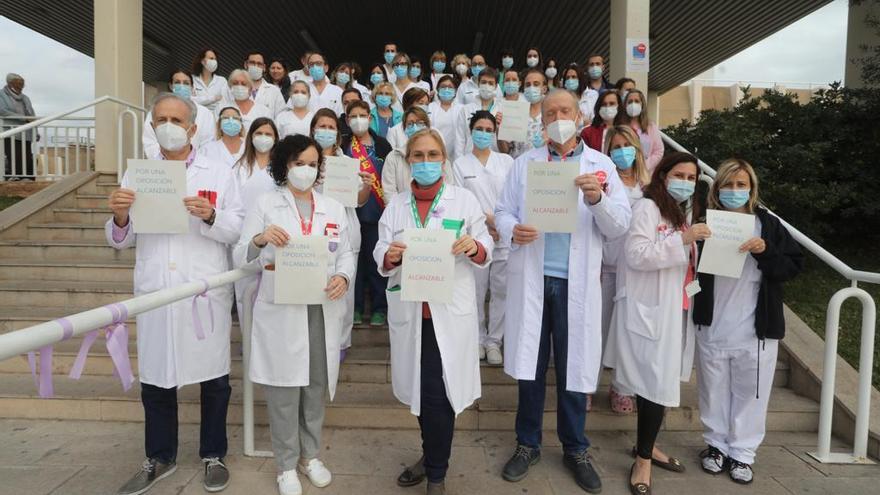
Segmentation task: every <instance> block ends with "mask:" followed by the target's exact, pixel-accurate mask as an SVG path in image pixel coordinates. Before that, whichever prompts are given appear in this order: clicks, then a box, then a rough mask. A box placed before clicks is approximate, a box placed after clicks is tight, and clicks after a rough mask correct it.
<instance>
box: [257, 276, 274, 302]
mask: <svg viewBox="0 0 880 495" xmlns="http://www.w3.org/2000/svg"><path fill="white" fill-rule="evenodd" d="M257 301H262V302H265V303H269V304H275V272H274V271H272V270H263V278H262V280H260V291H259V292H257Z"/></svg>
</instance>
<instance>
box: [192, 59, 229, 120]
mask: <svg viewBox="0 0 880 495" xmlns="http://www.w3.org/2000/svg"><path fill="white" fill-rule="evenodd" d="M216 72H217V50H214V49H213V48H202V49H201V50H199V52H198V53H197V54H196V57H195V59H193V63H192V70H191V71H190V74H191V75H192V82H193V101H194V102H196V103H197V104H199V105H202V106H204V107H205V108H207V109H208V110H210V111H212V112H215V111H217V105H219V104H220V102H221V101H223V100H224V99H225V98H226V95H227V91H228V89H227V87H226V78H224V77H223V76H218V75H216V74H215V73H216Z"/></svg>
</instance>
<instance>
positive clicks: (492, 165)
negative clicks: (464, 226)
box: [452, 151, 513, 261]
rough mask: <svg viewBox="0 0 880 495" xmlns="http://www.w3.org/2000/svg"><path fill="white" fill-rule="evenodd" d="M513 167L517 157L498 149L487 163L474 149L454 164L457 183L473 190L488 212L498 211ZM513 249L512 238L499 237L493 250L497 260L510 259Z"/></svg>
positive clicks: (484, 209) (492, 153)
mask: <svg viewBox="0 0 880 495" xmlns="http://www.w3.org/2000/svg"><path fill="white" fill-rule="evenodd" d="M512 167H513V158H511V157H510V156H509V155H505V154H504V153H498V152H496V151H490V152H489V160H487V161H486V164H485V165H483V164H482V163H480V159H479V158H477V157H476V156H475V155H474V154H473V153H468V154H466V155H464V156H461V157H459V158H458V159H457V160H455V163H453V164H452V172H453V176H454V177H455V184H457V185H458V186H460V187H463V188H465V189H467V190H468V191H470V192H471V193H473V195H474V197H476V198H477V201H478V202H479V203H480V208H482V209H483V212H484V213H491V214H493V215H494V214H495V205H496V203H498V197H499V196H501V191H502V190H503V189H504V182H505V181H506V180H507V174H508V173H510V169H511V168H512ZM509 251H510V242H509V239H507V240H502V239H499V240H498V242H496V243H495V251H494V252H493V253H492V259H493V260H494V261H499V260H506V259H507V255H508V253H509Z"/></svg>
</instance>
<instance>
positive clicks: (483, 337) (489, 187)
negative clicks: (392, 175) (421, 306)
mask: <svg viewBox="0 0 880 495" xmlns="http://www.w3.org/2000/svg"><path fill="white" fill-rule="evenodd" d="M470 129H471V141H472V142H473V143H474V145H473V149H472V151H471V152H470V153H468V154H466V155H464V156H461V157H459V158H458V159H456V160H455V162H454V163H453V164H452V170H453V173H454V174H455V183H456V184H458V185H459V186H460V187H463V188H465V189H467V190H468V191H470V192H471V193H473V195H474V197H476V198H477V201H479V203H480V208H482V209H483V213H484V214H485V215H486V227H487V228H488V229H489V235H491V236H492V240H493V241H494V242H495V247H494V250H493V251H492V264H491V265H489V268H488V269H486V270H481V271H479V272H478V273H476V282H477V284H476V290H477V315H478V319H479V325H480V360H483V359H485V360H486V362H487V363H489V364H491V365H493V366H499V365H501V364H502V363H503V362H504V357H503V355H502V354H501V343H502V338H503V337H504V305H505V302H504V301H505V296H506V294H507V255H508V252H509V251H510V244H509V243H507V242H502V241H501V240H500V239H499V237H498V231H497V230H496V229H495V203H496V202H497V201H498V196H500V195H501V189H502V188H503V187H504V181H505V180H506V179H507V173H508V172H510V167H511V166H513V158H511V157H510V155H505V154H502V153H498V152H496V151H492V150H491V149H490V146H491V145H492V141H493V140H494V136H495V134H496V133H497V132H498V123H497V122H496V121H495V116H494V115H492V114H491V113H489V112H487V111H485V110H478V111H476V112H474V116H473V117H471V122H470ZM487 295H488V296H489V304H488V308H487V307H486V306H487V305H486V304H485V301H486V296H487ZM487 309H488V312H487Z"/></svg>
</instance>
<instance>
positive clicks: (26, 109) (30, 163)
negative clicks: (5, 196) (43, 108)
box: [0, 73, 37, 180]
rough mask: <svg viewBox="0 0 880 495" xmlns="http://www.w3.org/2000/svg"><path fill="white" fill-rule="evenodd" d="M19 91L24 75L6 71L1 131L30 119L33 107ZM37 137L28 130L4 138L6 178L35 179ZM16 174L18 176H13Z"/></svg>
mask: <svg viewBox="0 0 880 495" xmlns="http://www.w3.org/2000/svg"><path fill="white" fill-rule="evenodd" d="M22 90H24V78H23V77H21V76H20V75H18V74H13V73H10V74H7V75H6V86H4V87H3V89H2V90H0V132H2V131H6V130H9V129H12V128H14V127H17V126H20V125H24V124H27V123H28V122H30V121H31V120H33V119H32V118H29V117H33V116H34V107H33V106H32V105H31V99H30V98H28V97H27V95H25V94H24V93H22ZM36 138H37V135H36V133H35V132H33V131H28V132H25V133H23V134H19V135H16V136H14V137H9V138H6V139H4V140H3V153H4V157H5V160H4V167H5V171H6V177H7V178H11V179H13V180H16V179H18V178H22V179H30V180H34V153H33V141H34V140H36ZM13 146H14V149H13ZM13 152H14V153H13ZM13 159H14V161H13ZM22 165H23V166H22ZM15 174H19V175H17V176H15V177H12V176H14V175H15Z"/></svg>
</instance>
